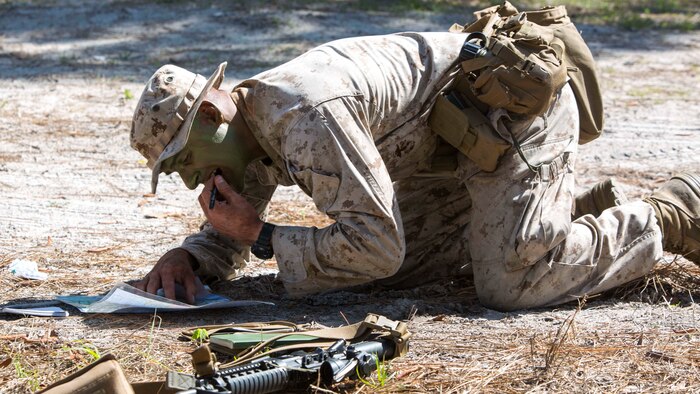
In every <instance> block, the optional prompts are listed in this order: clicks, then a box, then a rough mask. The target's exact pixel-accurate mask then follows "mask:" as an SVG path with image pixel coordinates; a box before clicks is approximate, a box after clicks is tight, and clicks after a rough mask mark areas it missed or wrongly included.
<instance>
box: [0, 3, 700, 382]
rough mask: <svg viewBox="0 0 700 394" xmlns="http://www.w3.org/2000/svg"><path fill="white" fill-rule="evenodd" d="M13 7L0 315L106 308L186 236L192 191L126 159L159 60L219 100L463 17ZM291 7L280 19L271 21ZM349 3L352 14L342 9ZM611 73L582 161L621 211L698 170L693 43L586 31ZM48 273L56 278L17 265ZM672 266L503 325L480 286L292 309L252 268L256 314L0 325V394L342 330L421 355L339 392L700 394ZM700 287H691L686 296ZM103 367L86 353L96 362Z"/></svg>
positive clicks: (6, 65)
mask: <svg viewBox="0 0 700 394" xmlns="http://www.w3.org/2000/svg"><path fill="white" fill-rule="evenodd" d="M217 4H218V3H216V2H212V1H195V2H178V1H175V2H166V1H161V2H155V3H153V4H149V3H147V2H137V1H116V0H115V1H103V2H94V3H93V2H87V1H85V2H83V1H75V0H61V1H58V0H55V1H41V2H40V1H15V2H6V1H1V0H0V201H1V202H0V289H2V290H1V292H0V304H5V303H9V302H15V301H26V300H35V299H36V300H49V299H51V298H53V296H55V295H59V294H72V293H83V294H99V293H101V292H104V291H106V290H107V289H109V288H111V287H112V286H113V285H114V284H116V283H118V282H120V281H127V280H132V279H137V278H140V277H141V276H143V275H144V274H146V273H147V272H148V271H149V270H150V267H151V266H152V265H153V263H154V262H155V261H156V260H157V259H158V257H159V256H160V255H161V254H162V253H164V252H165V251H166V250H168V249H170V248H172V247H175V246H177V245H178V244H179V243H180V242H181V241H182V239H183V238H184V237H185V236H186V235H187V234H189V233H191V232H193V231H195V230H196V229H197V226H198V225H199V223H200V222H201V220H202V218H203V216H202V214H201V212H200V211H199V209H198V204H197V203H196V197H197V195H198V192H197V191H188V190H187V189H186V188H185V187H184V186H183V185H182V183H181V181H180V180H179V178H178V177H177V175H175V176H170V177H161V183H160V187H159V193H158V195H157V196H155V197H154V196H149V195H148V194H147V193H149V191H150V186H149V185H150V183H149V180H150V172H149V171H148V170H147V169H146V167H145V162H144V160H142V158H141V156H140V155H139V154H138V153H137V152H135V151H133V150H132V149H131V148H130V147H129V143H128V132H129V127H130V121H131V116H132V112H133V109H134V106H135V104H136V101H137V100H138V95H139V94H140V92H141V89H142V86H143V83H144V82H145V80H146V79H147V78H148V77H149V76H150V75H151V74H152V73H153V71H154V70H155V69H156V68H157V67H159V66H160V65H162V64H164V63H176V64H178V65H181V66H183V67H186V68H189V69H192V70H194V71H196V72H199V73H201V74H204V75H209V74H210V73H211V72H212V71H213V69H214V67H215V66H216V65H217V64H218V62H220V61H224V60H227V61H228V62H229V69H228V72H227V82H226V84H227V86H232V85H233V84H235V83H236V82H237V81H240V80H241V79H243V78H245V77H248V76H251V75H254V74H255V73H257V72H260V71H262V70H264V69H267V68H269V67H273V66H275V65H277V64H280V63H282V62H284V61H286V60H288V59H291V58H292V57H294V56H295V55H298V54H300V53H302V52H303V51H304V50H306V49H309V48H311V47H313V46H314V45H316V44H319V43H322V42H325V41H329V40H332V39H336V38H341V37H346V36H354V35H367V34H380V33H388V32H396V31H402V30H418V31H430V30H434V31H441V30H445V29H446V28H447V27H449V26H450V25H451V24H452V23H453V22H461V23H463V22H465V21H467V20H469V15H470V14H469V10H468V8H467V7H465V9H464V11H463V14H461V15H456V14H455V13H453V12H447V11H445V12H417V11H404V12H381V11H371V12H367V11H362V10H355V9H349V8H347V4H345V3H337V4H336V3H328V4H326V5H325V6H315V5H314V2H300V3H299V4H300V5H299V4H297V6H294V7H292V6H284V4H285V3H284V2H280V3H272V4H277V5H276V6H274V5H270V4H267V3H263V2H260V3H256V2H252V1H250V2H231V3H227V4H226V5H217ZM280 4H282V5H280ZM343 4H345V5H343ZM579 28H580V29H581V30H582V31H583V35H584V37H585V38H586V39H587V40H588V42H589V44H590V46H591V49H592V50H593V52H594V54H595V56H596V57H597V59H598V62H599V68H600V71H601V74H602V82H603V83H602V85H603V89H604V92H605V109H606V122H607V126H606V131H605V135H604V137H603V138H600V139H599V140H597V141H595V142H593V143H590V144H588V145H585V146H582V147H581V154H580V156H579V157H580V158H579V161H578V164H577V166H578V173H579V174H580V175H579V178H578V182H579V186H580V187H581V188H582V189H583V188H584V187H587V186H590V185H592V184H593V183H595V182H596V181H597V180H599V179H601V178H603V177H615V178H616V179H617V180H618V181H619V182H620V183H621V184H622V186H623V188H624V191H625V192H626V193H627V194H628V196H629V197H630V198H638V197H640V196H642V195H643V194H644V193H647V192H648V191H649V190H651V189H653V188H655V187H657V186H659V185H660V184H661V182H662V181H663V180H664V179H667V178H668V177H669V176H670V175H671V174H673V173H676V172H680V171H685V170H693V171H698V169H700V154H699V153H698V152H700V95H698V92H697V88H698V87H699V86H700V34H699V33H698V32H685V33H678V32H672V31H643V32H641V33H633V32H627V31H622V30H618V29H616V28H613V27H601V26H586V25H580V26H579ZM271 216H272V221H275V222H277V223H295V224H308V225H313V224H317V225H319V224H321V223H323V221H324V220H325V218H323V217H321V216H320V215H319V214H318V212H317V211H316V210H315V209H314V207H313V205H312V204H311V202H310V199H308V198H307V197H306V196H304V195H303V194H301V192H300V191H298V190H296V189H294V188H286V189H283V190H280V191H279V192H278V193H277V194H276V195H275V198H274V203H273V206H272V208H271ZM17 258H24V259H31V260H34V261H36V262H38V264H39V266H40V269H41V270H42V271H44V272H46V273H48V275H49V279H48V280H46V281H29V280H21V279H18V278H16V277H14V276H13V275H11V274H10V273H9V272H8V270H7V268H6V267H7V266H8V265H9V264H10V262H12V261H13V260H14V259H17ZM667 258H668V261H669V262H672V263H671V268H670V269H664V270H662V271H661V272H660V273H658V274H656V275H652V276H650V277H648V278H646V279H644V280H642V281H639V282H636V283H635V284H633V285H630V286H628V287H626V288H625V289H621V290H619V291H616V292H611V293H610V294H605V295H603V296H598V297H594V298H591V299H588V300H587V301H586V303H585V305H584V306H583V307H582V308H578V306H577V305H575V304H574V305H565V306H562V307H558V308H546V309H539V310H534V311H521V312H514V313H500V312H496V311H493V310H488V309H485V308H483V307H481V306H479V304H478V301H477V299H476V296H475V294H474V289H473V286H471V285H470V284H469V283H442V284H436V285H430V286H425V287H423V288H417V289H413V290H410V291H401V292H399V291H394V292H382V293H369V294H354V293H347V292H341V293H336V294H332V295H328V296H316V297H308V298H305V299H302V300H292V299H289V298H287V297H286V296H285V294H284V292H283V290H282V287H281V285H280V283H279V282H278V281H277V280H276V279H275V277H274V272H275V270H274V267H275V265H274V262H266V263H261V262H257V263H253V264H251V265H250V266H249V267H248V268H247V269H246V271H245V272H244V275H243V276H242V277H241V278H240V279H239V280H236V281H234V282H231V283H224V284H219V285H217V286H215V287H214V290H216V291H217V292H219V293H221V294H225V295H228V296H230V297H232V298H238V299H249V298H252V299H263V300H269V301H273V302H275V303H276V306H274V307H270V306H264V307H263V306H260V307H253V308H245V309H243V308H241V309H231V310H219V311H211V312H199V313H190V314H186V315H183V314H177V313H162V314H158V315H157V316H152V315H83V314H80V313H79V312H77V311H76V310H72V309H71V316H70V317H68V318H64V319H50V318H23V317H19V316H13V315H0V392H3V393H25V392H31V391H35V390H37V389H39V388H42V387H45V386H46V385H48V384H49V383H51V382H52V381H55V380H58V379H59V378H61V377H63V376H65V375H67V374H69V373H72V372H74V371H76V370H77V369H79V368H80V367H82V366H85V365H86V364H88V363H89V362H90V361H91V360H92V357H93V354H94V350H97V352H99V353H100V354H106V353H108V352H111V353H114V354H115V355H116V356H117V357H118V358H119V360H120V362H121V363H122V365H123V366H124V368H125V370H126V373H127V375H128V376H129V378H130V380H132V381H141V380H149V379H158V378H162V377H163V376H164V374H165V372H166V371H168V370H179V371H185V372H188V371H191V367H190V365H189V356H188V355H187V351H191V350H192V349H193V348H194V345H193V344H191V343H189V342H180V341H178V340H177V337H178V334H179V332H180V331H181V330H182V329H184V328H186V327H191V326H194V325H199V324H214V323H224V322H245V321H264V320H279V319H285V320H291V321H295V322H298V323H303V322H318V323H321V324H325V325H331V326H337V325H340V324H343V323H344V321H345V320H346V319H347V320H349V321H351V322H352V321H358V320H361V319H362V318H363V317H364V315H365V314H366V313H368V312H375V313H380V314H384V315H387V316H389V317H391V318H395V319H407V320H410V322H409V327H410V329H411V330H412V331H413V332H414V333H415V334H414V336H413V339H412V347H411V351H410V353H409V355H408V356H407V357H404V358H402V359H397V360H394V361H393V362H392V363H391V365H390V368H391V369H390V370H391V373H392V375H391V379H390V381H389V384H388V385H387V386H386V387H385V388H381V389H379V388H373V387H371V386H368V385H363V384H358V385H346V386H340V387H335V388H334V390H336V391H339V392H365V393H367V392H374V391H387V392H397V391H408V392H444V393H456V392H624V393H637V392H700V331H699V327H698V325H699V322H700V308H699V306H698V304H697V303H696V301H695V300H696V299H698V297H699V296H700V287H699V286H698V283H700V281H698V280H697V278H700V275H699V274H698V272H695V276H694V277H692V276H690V277H689V276H688V275H687V272H689V270H690V269H691V268H690V267H689V266H688V265H687V264H688V263H687V262H686V261H684V260H683V259H682V258H675V256H671V255H669V256H667ZM694 278H695V279H694ZM91 350H92V351H91Z"/></svg>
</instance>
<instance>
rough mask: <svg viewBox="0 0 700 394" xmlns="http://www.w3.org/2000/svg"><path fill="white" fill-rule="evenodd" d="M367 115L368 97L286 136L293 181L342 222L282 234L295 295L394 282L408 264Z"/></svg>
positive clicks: (283, 270)
mask: <svg viewBox="0 0 700 394" xmlns="http://www.w3.org/2000/svg"><path fill="white" fill-rule="evenodd" d="M365 108H366V103H365V102H364V101H363V98H362V97H361V96H358V97H341V98H337V99H333V100H331V101H327V102H325V103H323V104H321V105H319V106H317V107H315V108H314V109H312V110H310V111H309V112H308V113H307V114H306V115H304V116H303V117H302V119H301V120H300V121H299V122H298V123H297V124H296V125H295V126H293V128H292V129H290V130H289V131H288V133H287V134H286V136H285V140H284V143H283V147H284V156H285V161H286V162H287V165H288V168H289V171H290V174H291V176H292V177H293V178H294V180H295V182H296V183H297V184H298V185H299V187H301V189H302V190H304V191H305V192H306V193H307V194H308V195H310V196H311V197H312V198H313V200H314V203H315V205H316V207H317V208H318V209H319V210H320V211H322V212H324V213H326V214H327V215H328V216H329V217H330V218H332V219H333V220H334V221H335V222H334V223H333V224H332V225H330V226H328V227H324V228H316V227H297V226H278V227H277V228H276V229H275V231H274V233H273V241H272V242H273V247H274V250H275V257H276V259H277V264H278V266H279V271H280V278H281V279H282V281H283V282H284V284H285V287H286V289H287V291H288V292H289V293H290V295H292V296H301V295H304V294H309V293H314V292H319V291H323V290H331V289H337V288H342V287H348V286H353V285H358V284H362V283H366V282H370V281H372V280H375V279H379V278H384V277H388V276H391V275H392V274H394V273H395V272H396V271H397V270H398V268H399V266H400V264H401V262H402V261H403V258H404V252H405V244H404V237H403V228H402V225H401V217H400V214H399V209H398V205H397V202H396V198H395V195H394V189H393V186H392V182H391V178H390V176H389V173H388V171H387V169H386V167H385V164H384V161H383V160H382V157H381V156H380V154H379V152H378V150H377V148H376V146H375V143H374V140H373V138H372V134H371V132H370V130H369V127H368V121H367V116H366V113H365Z"/></svg>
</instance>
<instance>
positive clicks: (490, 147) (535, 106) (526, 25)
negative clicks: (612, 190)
mask: <svg viewBox="0 0 700 394" xmlns="http://www.w3.org/2000/svg"><path fill="white" fill-rule="evenodd" d="M475 16H476V18H477V20H476V21H475V22H474V23H472V24H470V25H468V26H466V27H464V26H461V25H457V24H455V25H453V26H452V27H451V28H450V31H451V32H462V33H464V32H466V33H469V35H468V36H467V39H466V40H465V43H464V46H463V48H462V51H461V53H460V60H461V68H462V70H463V71H464V74H463V75H462V76H461V77H460V78H458V80H457V81H456V82H455V84H454V85H453V86H454V89H453V92H450V94H451V96H450V95H449V94H448V95H447V96H443V97H441V98H440V99H438V101H437V103H436V105H435V107H434V108H433V113H432V114H431V119H430V124H431V127H432V128H433V130H434V131H435V132H436V133H438V134H439V135H441V136H442V137H443V138H444V139H445V140H446V141H447V142H449V143H450V144H452V145H453V146H455V147H457V148H458V149H459V150H460V151H462V152H463V153H464V154H466V155H467V156H468V157H470V158H472V160H474V161H475V162H476V164H477V165H479V167H480V168H482V169H483V170H485V171H493V170H494V169H495V168H496V165H497V162H498V159H499V158H500V156H501V155H502V154H503V153H504V152H505V150H507V149H508V147H509V144H507V143H506V142H505V141H502V140H500V139H499V137H498V136H497V135H495V132H493V131H492V130H491V131H490V130H488V127H486V125H488V123H489V122H487V121H485V119H484V118H485V117H483V116H479V115H478V114H476V115H475V114H474V111H473V108H476V109H479V110H480V112H481V114H482V115H483V113H485V111H486V110H487V109H488V108H489V107H491V108H504V109H506V110H508V111H510V112H512V113H515V114H521V115H524V116H537V115H541V114H542V113H544V111H546V110H547V108H549V107H550V105H551V103H552V100H554V98H555V97H556V93H557V92H558V91H559V89H561V88H562V87H563V86H564V85H565V84H566V83H567V82H569V84H570V85H571V88H572V90H573V92H574V95H575V97H576V102H577V105H578V112H579V118H580V133H579V134H580V135H579V143H580V144H584V143H587V142H590V141H592V140H594V139H595V138H597V137H598V136H599V135H600V134H601V132H602V129H603V103H602V97H601V92H600V88H599V85H598V76H597V73H596V69H595V62H594V60H593V56H592V54H591V52H590V50H589V49H588V46H587V45H586V43H585V42H584V41H583V38H582V37H581V35H580V34H579V32H578V30H577V29H576V27H575V26H574V24H573V23H572V22H571V20H570V19H569V17H568V16H567V13H566V8H565V7H564V6H558V7H545V8H543V9H541V10H538V11H528V12H518V10H517V9H516V8H515V7H513V5H511V4H510V3H509V2H508V1H505V2H504V4H503V5H500V6H494V7H489V8H486V9H484V10H481V11H478V12H476V13H475ZM455 93H457V94H455ZM465 122H466V123H465Z"/></svg>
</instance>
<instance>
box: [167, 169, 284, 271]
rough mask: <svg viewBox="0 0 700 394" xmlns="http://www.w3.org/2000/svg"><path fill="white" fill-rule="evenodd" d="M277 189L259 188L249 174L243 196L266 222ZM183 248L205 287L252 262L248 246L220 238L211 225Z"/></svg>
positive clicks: (184, 244) (264, 186) (188, 241)
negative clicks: (249, 261) (191, 258)
mask: <svg viewBox="0 0 700 394" xmlns="http://www.w3.org/2000/svg"><path fill="white" fill-rule="evenodd" d="M249 168H250V167H249ZM275 188H276V186H267V185H262V184H260V183H259V182H258V180H257V177H256V175H255V174H254V173H253V172H251V171H250V170H249V171H246V178H245V186H244V188H243V192H242V193H241V195H242V196H243V197H245V199H246V200H248V202H249V203H251V204H252V205H253V206H254V207H255V209H256V211H257V212H258V215H260V216H261V217H262V218H263V220H264V219H265V214H266V209H267V206H268V204H269V202H270V198H271V197H272V194H273V193H274V191H275ZM181 248H182V249H185V250H187V251H188V252H190V254H192V255H193V256H194V257H195V259H197V263H198V264H199V267H198V268H197V269H196V270H195V274H196V275H198V276H199V277H200V278H202V280H203V281H204V282H205V283H212V282H215V281H217V280H228V279H232V278H234V277H235V276H236V272H237V270H240V269H242V268H243V267H245V265H246V262H247V261H248V260H249V259H250V248H249V247H248V246H245V245H243V244H240V243H238V242H235V241H233V240H231V239H230V238H228V237H225V236H222V235H220V234H219V233H218V232H217V231H216V230H215V229H214V228H213V227H212V226H211V224H209V223H208V222H205V223H204V224H203V225H202V226H201V227H200V231H199V232H198V233H196V234H193V235H190V236H189V237H187V238H186V239H185V241H184V242H183V243H182V246H181Z"/></svg>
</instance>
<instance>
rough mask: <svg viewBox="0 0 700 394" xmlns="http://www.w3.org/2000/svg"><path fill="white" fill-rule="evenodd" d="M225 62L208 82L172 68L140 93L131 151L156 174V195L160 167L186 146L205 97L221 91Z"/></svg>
mask: <svg viewBox="0 0 700 394" xmlns="http://www.w3.org/2000/svg"><path fill="white" fill-rule="evenodd" d="M225 69H226V62H223V63H221V64H220V65H219V67H217V69H216V71H215V72H214V74H212V76H211V77H209V79H206V78H205V77H204V76H202V75H199V74H195V73H193V72H190V71H187V70H185V69H184V68H181V67H178V66H174V65H172V64H168V65H165V66H163V67H161V68H159V69H158V71H156V72H155V74H153V76H152V77H151V79H149V80H148V82H147V83H146V87H145V88H144V90H143V93H141V98H140V99H139V103H138V104H137V105H136V110H135V111H134V118H133V121H132V123H131V134H130V139H131V147H132V148H134V149H136V150H137V151H139V153H141V154H142V155H143V157H145V158H146V160H148V167H149V168H151V169H152V170H153V175H152V176H151V189H152V191H153V193H155V192H156V187H157V186H158V175H159V174H160V172H161V171H160V165H161V163H162V162H163V161H164V160H166V159H168V158H170V157H173V156H175V155H176V154H177V153H178V152H180V151H181V150H182V148H183V147H184V146H185V144H186V143H187V139H188V138H189V135H190V128H191V127H192V121H193V120H194V117H195V115H196V114H197V110H198V109H199V106H200V105H201V104H202V101H203V100H204V97H205V96H206V93H207V92H208V91H209V90H211V89H212V88H217V89H218V88H219V86H221V82H222V81H223V80H224V70H225Z"/></svg>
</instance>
